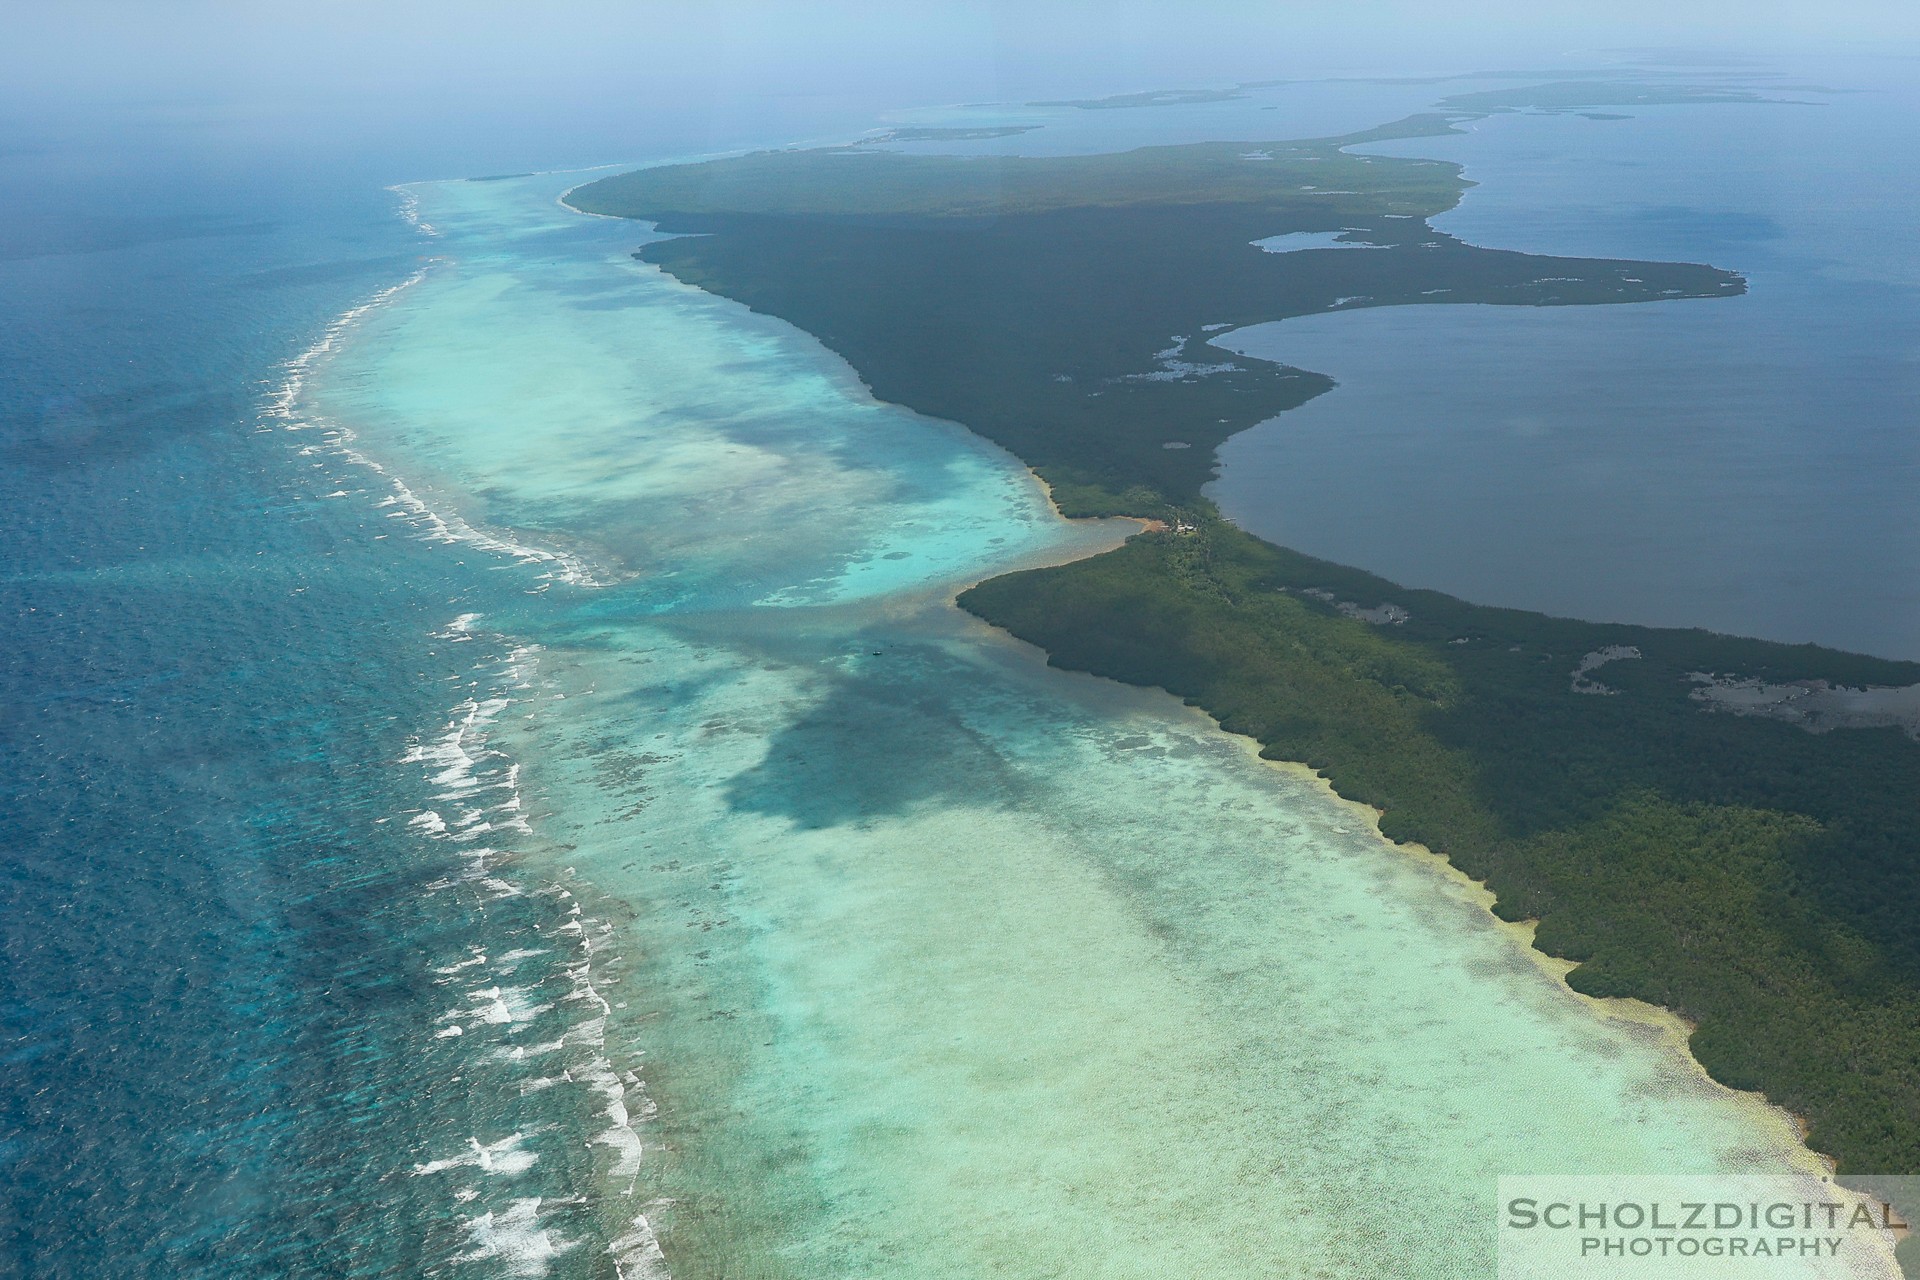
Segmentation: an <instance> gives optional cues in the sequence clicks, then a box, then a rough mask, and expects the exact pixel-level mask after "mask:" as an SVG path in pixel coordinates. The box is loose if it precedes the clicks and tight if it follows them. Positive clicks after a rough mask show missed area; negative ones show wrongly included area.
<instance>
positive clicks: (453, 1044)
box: [0, 139, 577, 1276]
mask: <svg viewBox="0 0 1920 1280" xmlns="http://www.w3.org/2000/svg"><path fill="white" fill-rule="evenodd" d="M195 156H198V157H199V158H201V159H202V160H203V162H204V161H205V158H206V153H205V152H198V153H191V154H189V155H188V156H185V157H182V156H173V157H168V161H169V162H155V163H152V164H149V165H146V166H142V165H141V164H140V162H139V160H138V159H135V158H131V157H128V156H126V155H121V154H113V155H102V154H100V153H97V152H90V151H88V150H87V149H86V148H84V147H78V148H76V147H73V146H70V145H67V144H64V143H63V142H61V141H60V140H54V139H49V140H48V142H47V145H46V148H45V149H44V150H43V151H40V152H39V153H38V154H36V153H34V152H33V151H30V150H29V151H27V152H26V154H15V155H12V156H9V157H8V158H7V160H6V166H7V168H8V170H9V171H10V172H9V176H8V179H7V181H6V182H5V183H4V190H5V192H6V197H5V198H6V201H7V203H6V207H5V208H4V210H3V211H0V245H4V255H3V256H4V261H0V313H4V314H5V315H6V316H7V318H8V322H7V325H6V327H5V329H4V330H0V335H3V336H0V423H3V424H4V426H3V427H0V433H3V434H0V458H3V459H4V462H3V463H0V503H4V509H5V511H6V512H7V516H6V528H7V543H6V548H7V549H6V557H5V562H4V563H5V573H4V579H0V627H4V629H5V632H4V638H3V639H0V645H4V648H5V650H6V652H7V654H8V658H7V662H6V663H5V666H4V668H3V669H0V670H3V672H4V674H0V774H3V775H4V777H5V780H6V781H5V786H6V792H7V795H6V799H5V809H4V814H5V816H4V819H3V820H0V841H3V842H4V853H5V857H4V862H0V921H4V928H3V929H0V1061H4V1063H5V1064H6V1067H5V1071H4V1072H0V1188H4V1190H0V1197H4V1198H0V1272H5V1273H10V1274H17V1275H33V1276H66V1275H74V1276H80V1275H102V1274H119V1275H136V1274H138V1275H223V1274H227V1275H231V1274H255V1275H263V1274H282V1275H378V1274H430V1273H432V1272H433V1271H434V1269H435V1267H436V1265H437V1264H439V1263H441V1262H444V1261H445V1260H446V1259H448V1258H451V1257H453V1256H455V1255H456V1254H457V1253H458V1252H459V1250H460V1247H461V1243H462V1241H461V1238H460V1237H458V1236H457V1235H456V1234H454V1229H453V1224H451V1223H449V1221H448V1213H447V1208H446V1206H445V1205H444V1204H443V1203H439V1202H438V1201H443V1200H444V1197H443V1196H442V1197H429V1196H425V1195H423V1194H421V1191H422V1189H421V1188H420V1187H419V1185H418V1183H416V1182H414V1181H413V1180H410V1179H408V1178H406V1177H404V1176H396V1174H397V1173H402V1172H404V1171H405V1170H406V1169H407V1168H408V1167H409V1164H410V1163H412V1162H415V1161H426V1160H429V1159H432V1158H434V1157H435V1156H436V1155H443V1154H444V1152H445V1151H446V1150H447V1149H448V1148H449V1145H450V1144H458V1143H459V1142H461V1141H463V1139H464V1134H465V1133H468V1132H471V1131H472V1130H471V1129H470V1128H463V1127H462V1119H461V1117H462V1114H463V1113H467V1112H470V1111H471V1110H473V1109H475V1108H514V1107H519V1106H521V1103H520V1100H519V1098H518V1097H517V1096H505V1095H504V1094H503V1093H502V1092H501V1091H497V1090H496V1091H494V1092H492V1093H489V1092H487V1091H485V1090H482V1089H475V1088H470V1087H466V1086H465V1085H464V1083H463V1082H462V1081H461V1079H460V1077H461V1076H462V1073H463V1063H462V1060H461V1059H460V1057H459V1055H458V1042H457V1041H456V1040H452V1039H450V1038H449V1039H448V1040H441V1041H435V1040H432V1039H424V1040H423V1038H422V1035H421V1030H420V1028H421V1025H422V1021H423V1019H422V1017H421V1013H422V1007H423V1004H424V1003H425V1002H427V1001H429V1000H431V999H433V998H434V997H433V996H432V994H431V993H432V992H433V990H434V984H435V978H436V975H435V974H434V973H433V972H432V970H433V969H434V968H435V967H440V966H444V965H446V964H447V963H448V959H449V957H451V958H453V959H455V960H457V959H458V958H459V957H460V956H461V955H462V954H464V953H465V952H466V949H467V948H468V947H469V946H475V945H496V944H497V942H498V941H499V940H500V939H502V938H505V937H510V936H518V935H525V936H526V937H528V938H532V937H533V936H535V933H536V931H538V930H541V929H543V928H546V927H548V926H549V925H550V923H551V921H550V917H552V916H553V914H554V912H555V907H554V903H553V901H552V900H551V899H550V898H541V897H538V896H534V895H525V894H520V895H503V894H498V893H492V892H488V891H486V890H477V889H474V888H471V887H466V886H464V885H461V886H459V887H454V888H446V889H442V890H441V891H437V892H435V891H430V888H429V887H430V886H433V885H434V884H435V883H436V882H443V883H445V882H455V883H456V884H458V882H459V881H460V877H461V872H462V868H461V867H460V866H459V865H457V863H458V861H459V859H458V858H457V857H455V856H454V855H453V854H452V853H451V852H448V853H440V852H437V849H436V846H434V845H432V844H430V843H428V842H425V841H422V840H419V839H418V838H416V837H415V836H414V835H413V834H412V833H410V832H409V830H408V828H407V827H406V826H405V822H404V819H401V820H399V821H396V820H394V816H395V815H403V814H405V813H407V812H410V811H413V810H417V809H418V808H419V807H420V804H421V801H422V797H423V795H425V794H428V791H427V787H428V785H429V778H428V777H427V776H425V775H423V772H422V770H421V768H420V767H418V766H417V765H416V766H413V767H407V766H405V765H402V764H400V763H399V762H402V761H404V760H406V759H407V757H408V755H409V751H410V750H415V751H416V754H417V742H418V740H419V739H420V738H421V736H422V735H423V734H425V735H428V736H429V738H430V737H431V735H432V733H433V731H434V730H435V729H436V728H437V727H440V726H444V725H445V724H447V723H448V722H449V721H450V720H451V719H453V718H454V717H455V715H456V714H457V711H458V708H459V707H460V704H461V703H462V701H463V700H464V699H465V698H466V697H467V696H468V694H470V693H471V692H472V691H473V690H475V689H478V688H480V687H481V686H483V685H485V684H486V683H487V682H488V680H489V678H490V670H491V669H492V668H497V667H498V666H500V665H501V664H503V663H505V662H506V661H507V655H506V654H504V653H501V652H497V651H496V652H484V651H483V649H484V647H485V646H484V643H480V642H469V643H462V644H455V643H452V642H451V641H450V640H449V639H448V638H447V637H446V636H445V633H444V630H443V627H444V623H445V620H446V618H447V617H448V616H449V609H448V605H449V603H450V602H452V601H458V600H465V599H467V598H469V597H471V596H474V595H476V594H477V593H479V592H480V591H481V590H483V589H484V588H485V586H486V585H487V584H486V583H485V581H484V579H482V578H481V577H480V575H478V574H475V575H471V576H469V575H467V574H465V573H464V572H463V568H462V566H461V565H459V564H457V563H456V562H454V561H453V560H452V559H450V558H448V557H445V556H440V557H434V556H431V555H430V554H427V553H426V552H425V551H424V550H423V548H421V547H420V546H419V545H418V544H417V543H413V542H409V541H406V540H401V539H380V540H375V537H374V536H373V535H370V534H369V533H367V532H366V531H365V530H364V529H363V528H361V527H358V526H359V525H361V524H363V523H364V520H365V517H364V514H359V515H356V514H354V513H350V512H346V511H344V510H343V509H340V508H338V507H337V506H334V505H329V504H326V503H323V502H320V501H317V500H316V499H317V496H318V495H319V494H320V493H323V492H325V491H326V487H327V482H328V480H329V479H330V477H329V476H327V475H325V474H324V473H323V471H324V469H322V468H317V467H315V466H313V465H311V460H310V459H302V458H301V457H300V456H299V455H298V453H297V451H295V450H294V449H292V448H291V447H289V445H288V444H287V442H286V440H285V438H284V436H283V435H282V434H281V433H278V432H276V431H275V430H273V428H272V424H271V423H270V421H268V420H266V419H264V418H263V409H264V407H265V406H266V405H268V404H269V403H270V400H271V395H272V392H273V391H274V389H275V387H276V386H277V385H278V382H279V380H280V379H281V378H282V377H283V376H284V375H283V373H282V369H283V367H284V366H285V365H286V363H287V362H288V361H289V360H291V359H293V358H295V357H296V356H297V355H298V354H299V353H300V352H301V351H302V350H303V349H304V348H306V347H307V346H308V345H309V344H311V343H312V342H314V341H315V338H316V335H317V334H319V333H320V332H322V331H324V329H325V327H326V326H327V325H328V324H329V323H330V322H331V320H332V319H333V318H334V317H335V316H337V315H339V314H340V313H341V312H342V311H344V310H345V309H347V308H348V307H350V306H352V305H354V304H355V303H357V302H360V301H362V300H364V298H365V297H366V296H367V295H369V294H370V293H372V292H373V291H375V290H377V289H379V288H381V287H384V286H386V285H389V284H391V283H393V282H394V281H395V280H397V279H400V278H404V277H405V276H406V274H407V273H408V272H409V271H410V270H412V268H413V264H414V262H415V259H416V257H417V256H418V253H419V245H418V243H417V237H416V235H415V234H414V233H413V231H412V230H411V228H409V227H408V226H407V224H406V223H405V222H404V221H402V220H400V219H399V218H397V217H396V216H395V207H396V200H395V197H394V196H393V195H392V194H391V193H389V192H387V191H385V190H384V189H383V187H382V184H381V183H379V182H378V181H372V180H370V179H372V178H374V177H376V176H377V170H375V171H367V170H363V171H361V172H359V173H357V174H341V175H327V174H316V173H314V172H312V171H310V170H302V169H301V168H299V167H297V166H294V165H291V164H289V165H287V166H285V167H278V168H276V167H274V166H271V165H266V166H262V165H255V164H241V163H238V161H237V159H236V161H235V162H234V163H232V164H231V165H230V166H229V165H225V164H217V163H212V164H207V163H203V165H202V166H196V165H194V164H192V163H190V161H191V160H192V159H193V158H195ZM213 158H214V160H216V161H218V160H220V159H221V157H219V156H217V155H216V156H214V157H213ZM183 161H188V162H183ZM436 630H441V632H442V634H441V637H440V638H436V637H435V635H434V634H433V633H434V632H435V631H436ZM545 977H546V978H547V979H548V980H552V979H553V975H552V974H547V975H545ZM560 980H562V981H564V974H561V975H560ZM427 1021H430V1018H429V1019H427ZM533 1101H535V1102H538V1101H539V1098H538V1097H537V1096H536V1097H535V1098H534V1099H533ZM566 1119H567V1117H566V1116H565V1115H561V1116H559V1117H554V1118H549V1120H548V1121H547V1122H549V1123H558V1124H564V1122H565V1120H566ZM524 1127H527V1128H535V1127H537V1122H536V1123H533V1124H528V1125H526V1126H524ZM560 1132H561V1130H553V1131H552V1134H553V1137H554V1138H555V1139H557V1138H558V1135H559V1133H560ZM574 1145H577V1144H574ZM547 1146H548V1147H550V1148H551V1150H549V1151H548V1152H546V1155H547V1157H548V1160H549V1162H552V1163H556V1164H559V1163H564V1159H565V1153H566V1148H567V1146H568V1144H567V1143H565V1142H564V1141H560V1140H554V1141H550V1142H548V1143H547ZM564 1176H565V1175H564V1171H563V1170H562V1171H560V1172H558V1173H557V1174H556V1177H557V1178H558V1179H559V1180H561V1181H564Z"/></svg>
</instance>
